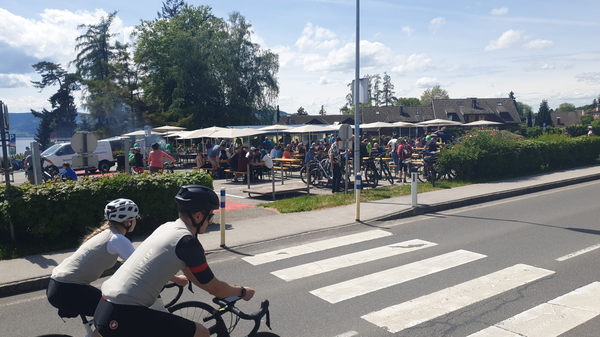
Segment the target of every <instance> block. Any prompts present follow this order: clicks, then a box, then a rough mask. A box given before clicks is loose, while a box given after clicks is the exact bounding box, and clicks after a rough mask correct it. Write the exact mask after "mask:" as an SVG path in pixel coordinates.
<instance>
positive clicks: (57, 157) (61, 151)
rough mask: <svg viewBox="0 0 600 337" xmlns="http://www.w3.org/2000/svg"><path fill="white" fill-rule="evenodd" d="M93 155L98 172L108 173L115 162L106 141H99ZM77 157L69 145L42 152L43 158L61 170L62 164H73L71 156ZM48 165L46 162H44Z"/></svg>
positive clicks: (65, 144)
mask: <svg viewBox="0 0 600 337" xmlns="http://www.w3.org/2000/svg"><path fill="white" fill-rule="evenodd" d="M93 154H95V155H97V156H98V166H96V168H97V169H98V170H100V171H108V170H110V168H111V167H112V166H114V165H115V161H114V159H113V154H112V147H111V146H110V142H109V141H107V140H99V141H98V147H96V151H94V153H93ZM75 155H77V153H75V151H73V148H72V147H71V143H62V144H56V145H53V146H51V147H49V148H48V149H47V150H46V151H44V152H42V156H43V157H44V158H48V159H50V160H51V161H52V162H53V163H54V165H56V166H57V167H58V168H59V169H62V164H63V163H64V162H68V163H70V164H73V156H75ZM45 163H46V164H48V163H47V162H45ZM71 167H73V169H74V170H77V169H80V168H81V167H75V166H71Z"/></svg>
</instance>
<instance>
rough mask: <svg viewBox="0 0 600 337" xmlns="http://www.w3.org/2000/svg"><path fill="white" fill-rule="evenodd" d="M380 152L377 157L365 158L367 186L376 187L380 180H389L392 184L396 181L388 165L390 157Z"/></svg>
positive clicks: (365, 180) (365, 181)
mask: <svg viewBox="0 0 600 337" xmlns="http://www.w3.org/2000/svg"><path fill="white" fill-rule="evenodd" d="M383 156H384V155H383V154H380V155H379V156H377V157H369V158H368V159H366V160H365V163H364V166H365V174H364V180H363V181H364V183H365V186H367V187H371V188H375V187H377V185H378V184H379V181H380V180H387V181H389V183H390V184H393V183H394V176H393V175H392V171H391V170H390V167H389V165H388V159H387V158H384V157H383Z"/></svg>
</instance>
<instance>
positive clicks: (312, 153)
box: [304, 143, 317, 163]
mask: <svg viewBox="0 0 600 337" xmlns="http://www.w3.org/2000/svg"><path fill="white" fill-rule="evenodd" d="M315 146H316V144H315V143H312V145H311V146H310V147H309V148H308V151H307V152H306V156H305V157H304V159H305V160H306V162H307V163H308V162H310V161H311V160H312V159H313V158H314V157H315V154H316V153H317V149H316V147H315Z"/></svg>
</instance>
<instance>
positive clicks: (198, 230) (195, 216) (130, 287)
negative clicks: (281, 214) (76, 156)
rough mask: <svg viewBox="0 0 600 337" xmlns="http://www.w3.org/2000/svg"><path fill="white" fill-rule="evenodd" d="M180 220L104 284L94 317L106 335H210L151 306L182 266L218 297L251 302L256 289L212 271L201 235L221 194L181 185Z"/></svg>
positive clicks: (145, 244)
mask: <svg viewBox="0 0 600 337" xmlns="http://www.w3.org/2000/svg"><path fill="white" fill-rule="evenodd" d="M175 201H176V202H177V204H178V207H179V219H177V220H176V221H173V222H167V223H165V224H163V225H162V226H160V227H159V228H158V229H156V230H155V231H154V233H152V235H150V236H149V237H148V238H147V239H146V240H145V241H144V242H143V243H142V244H141V245H140V246H139V247H138V248H137V249H136V251H135V252H134V253H133V254H132V255H131V257H129V259H127V261H126V262H125V263H124V264H123V265H122V266H121V267H120V268H119V269H118V270H117V272H116V273H115V274H114V275H113V276H112V277H111V278H110V279H108V280H107V281H106V282H104V284H103V285H102V295H103V296H102V300H101V301H100V303H99V304H98V308H97V309H96V314H95V315H94V321H95V323H96V325H97V327H98V332H99V333H100V334H101V335H102V336H103V337H113V336H114V337H116V336H187V337H192V336H194V337H199V336H203V337H208V336H209V332H208V329H206V328H205V327H203V326H202V325H200V324H199V323H195V322H192V321H189V320H187V319H184V318H182V317H179V316H176V315H172V314H169V313H167V312H162V311H157V310H152V309H149V307H150V306H151V305H152V304H153V303H154V302H155V300H156V298H157V297H158V294H159V293H160V291H161V289H162V287H163V285H164V284H165V283H166V282H167V281H168V280H169V279H170V278H172V277H173V275H175V274H176V273H177V272H178V271H179V270H181V271H183V273H184V274H185V276H187V278H188V280H189V281H191V282H193V283H194V284H195V285H196V286H198V287H200V288H202V289H204V290H205V291H207V292H208V293H210V294H211V295H213V296H216V297H219V298H225V297H231V296H240V297H242V298H243V299H244V300H246V301H248V300H250V299H251V298H252V297H253V296H254V290H253V289H251V288H244V287H239V286H232V285H229V284H228V283H226V282H223V281H220V280H218V279H217V278H216V277H215V276H214V274H213V273H212V271H211V269H210V267H209V266H208V263H207V262H206V257H205V254H204V248H202V245H201V244H200V242H199V241H198V238H197V235H198V234H202V233H204V231H205V230H206V227H208V225H209V224H210V220H211V219H212V217H213V215H214V214H213V212H214V210H216V209H218V208H219V198H218V197H217V195H216V194H215V192H214V191H213V190H211V189H210V188H208V187H205V186H201V185H186V186H183V187H181V189H180V190H179V193H177V196H176V197H175Z"/></svg>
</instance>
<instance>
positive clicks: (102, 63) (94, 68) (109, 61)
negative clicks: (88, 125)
mask: <svg viewBox="0 0 600 337" xmlns="http://www.w3.org/2000/svg"><path fill="white" fill-rule="evenodd" d="M116 14H117V12H113V13H111V14H109V16H108V17H107V18H104V17H102V19H101V20H100V23H98V24H96V25H79V26H78V28H80V29H82V28H85V29H86V32H85V33H84V34H83V35H81V36H79V37H77V39H76V42H77V44H76V45H75V50H77V51H78V53H77V57H76V58H75V61H73V62H74V63H75V66H76V67H77V75H78V76H79V78H80V81H81V83H82V84H83V85H85V86H86V92H87V95H86V96H85V98H84V101H85V104H84V106H85V107H86V108H87V109H88V110H89V112H90V116H91V117H92V119H93V121H94V124H95V125H94V129H95V130H96V132H97V133H99V134H101V135H115V134H120V133H121V131H123V130H124V127H125V125H126V123H124V122H125V121H127V120H128V118H129V117H130V115H131V107H130V106H129V105H128V104H127V103H128V102H127V98H128V96H129V91H128V88H127V87H123V86H122V84H123V78H122V74H123V73H122V72H121V73H120V71H122V70H123V67H122V66H119V65H118V64H117V63H118V62H119V61H122V60H123V59H128V58H129V57H128V56H127V57H125V56H124V54H127V45H122V44H119V43H115V44H111V43H110V40H111V39H112V37H113V36H114V34H112V33H111V32H110V26H111V24H112V22H113V20H114V18H115V16H116Z"/></svg>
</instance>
